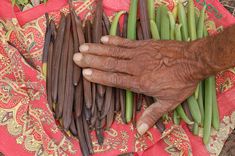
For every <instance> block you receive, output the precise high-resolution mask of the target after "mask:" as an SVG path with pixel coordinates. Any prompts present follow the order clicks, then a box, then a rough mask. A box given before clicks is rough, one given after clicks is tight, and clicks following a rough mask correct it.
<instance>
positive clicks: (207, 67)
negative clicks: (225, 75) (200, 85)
mask: <svg viewBox="0 0 235 156" xmlns="http://www.w3.org/2000/svg"><path fill="white" fill-rule="evenodd" d="M209 42H210V41H209V40H208V38H204V39H200V40H196V41H193V42H188V43H187V45H186V48H185V52H184V53H185V56H186V57H187V58H188V59H189V60H190V61H191V64H192V68H196V69H195V71H196V72H195V74H194V77H195V79H196V80H203V79H205V78H207V77H208V76H210V75H214V74H215V73H217V72H218V71H219V69H218V67H217V65H216V64H215V63H214V61H212V59H211V57H212V55H211V51H213V50H211V45H210V43H209Z"/></svg>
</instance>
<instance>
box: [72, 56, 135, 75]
mask: <svg viewBox="0 0 235 156" xmlns="http://www.w3.org/2000/svg"><path fill="white" fill-rule="evenodd" d="M73 58H74V62H75V63H76V64H77V65H78V66H80V67H83V68H94V69H99V70H103V71H107V72H119V73H126V74H131V75H132V72H131V69H132V68H130V62H129V61H128V60H121V59H116V58H113V57H102V56H96V55H90V54H81V53H76V54H74V57H73Z"/></svg>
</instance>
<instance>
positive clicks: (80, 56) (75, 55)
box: [73, 53, 82, 61]
mask: <svg viewBox="0 0 235 156" xmlns="http://www.w3.org/2000/svg"><path fill="white" fill-rule="evenodd" d="M73 59H74V61H81V60H82V54H80V53H76V54H74V56H73Z"/></svg>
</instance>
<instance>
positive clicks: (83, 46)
mask: <svg viewBox="0 0 235 156" xmlns="http://www.w3.org/2000/svg"><path fill="white" fill-rule="evenodd" d="M88 49H89V47H88V45H86V44H83V45H81V46H80V47H79V50H80V51H81V52H86V51H88Z"/></svg>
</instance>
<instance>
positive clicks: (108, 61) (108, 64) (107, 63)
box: [104, 57, 117, 71]
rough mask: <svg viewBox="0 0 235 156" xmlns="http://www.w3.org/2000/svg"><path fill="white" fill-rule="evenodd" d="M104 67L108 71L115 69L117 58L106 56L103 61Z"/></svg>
mask: <svg viewBox="0 0 235 156" xmlns="http://www.w3.org/2000/svg"><path fill="white" fill-rule="evenodd" d="M104 65H105V68H107V69H108V70H109V71H113V70H114V69H115V66H116V65H117V60H116V59H113V58H111V57H110V58H107V59H106V61H105V63H104Z"/></svg>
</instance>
